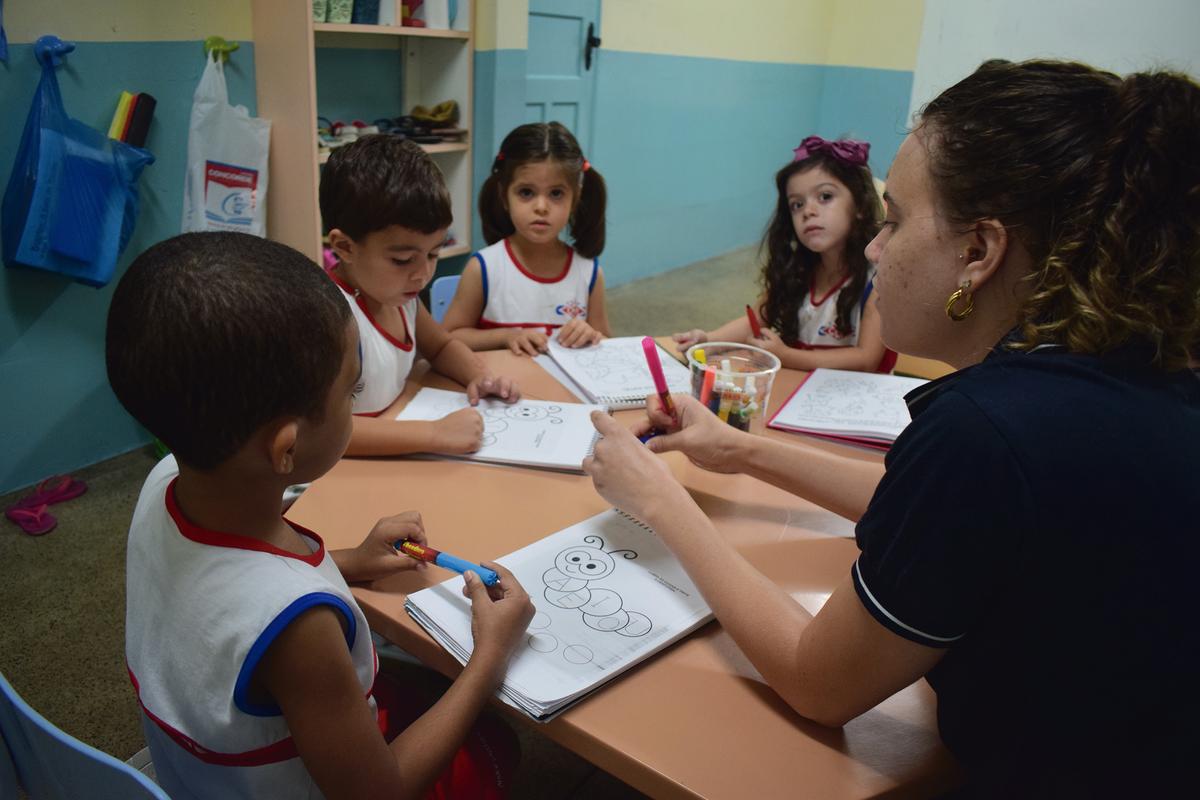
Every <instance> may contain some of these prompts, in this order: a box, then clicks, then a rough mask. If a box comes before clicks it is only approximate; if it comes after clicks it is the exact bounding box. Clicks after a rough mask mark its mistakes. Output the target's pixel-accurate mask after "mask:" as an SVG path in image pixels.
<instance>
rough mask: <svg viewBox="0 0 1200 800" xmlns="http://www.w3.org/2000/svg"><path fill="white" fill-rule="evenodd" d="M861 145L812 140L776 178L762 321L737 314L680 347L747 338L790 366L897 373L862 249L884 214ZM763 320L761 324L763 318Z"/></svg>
mask: <svg viewBox="0 0 1200 800" xmlns="http://www.w3.org/2000/svg"><path fill="white" fill-rule="evenodd" d="M870 149H871V145H870V144H868V143H867V142H860V141H856V140H853V139H839V140H837V141H832V142H831V141H827V140H825V139H822V138H821V137H820V136H809V137H807V138H806V139H804V141H802V142H801V143H800V146H799V147H797V148H795V150H794V151H793V153H794V158H793V159H792V161H791V162H790V163H789V164H787V165H786V166H784V167H783V169H781V170H779V172H777V173H776V174H775V188H776V202H775V212H774V214H773V215H772V217H771V221H770V223H769V224H768V225H767V230H766V233H765V235H764V236H763V241H762V245H761V247H760V250H759V252H760V253H761V255H762V258H763V267H762V275H761V278H760V283H761V285H762V294H761V295H760V296H759V297H758V301H757V303H756V304H755V307H756V311H757V315H758V318H761V319H762V320H763V322H764V325H763V326H762V327H761V329H760V330H755V329H754V328H753V327H752V325H753V323H752V322H751V318H750V315H739V316H737V317H735V318H734V319H733V320H731V321H729V322H727V323H725V324H724V325H722V326H721V327H719V328H717V329H716V330H714V331H705V330H702V329H700V328H695V329H693V330H690V331H686V332H684V333H677V334H675V337H674V338H675V341H676V342H677V343H678V344H679V346H680V348H687V347H690V346H691V345H693V344H696V343H698V342H707V341H726V342H745V343H748V344H753V345H756V346H758V347H762V348H763V349H765V350H770V351H771V352H772V353H774V354H775V355H777V356H778V357H779V360H780V361H781V362H783V366H784V367H787V368H790V369H806V370H811V369H816V368H817V367H830V368H834V369H849V370H860V371H863V372H890V371H891V369H892V366H893V365H894V364H895V363H896V354H895V353H894V352H892V351H891V350H888V349H887V348H886V347H885V346H884V344H883V339H882V338H880V334H879V312H878V310H877V309H876V308H875V299H874V297H873V295H872V291H871V290H872V286H873V279H874V268H873V267H872V265H871V263H870V262H869V261H867V258H866V256H865V255H864V252H863V251H864V249H865V248H866V245H867V242H869V241H871V239H873V238H874V237H875V234H876V233H878V232H879V226H880V224H881V222H882V220H883V209H882V206H881V204H880V201H879V195H878V194H877V193H876V191H875V185H874V179H873V178H872V177H871V169H870V167H868V166H867V155H868V153H869V152H870ZM755 321H757V320H755Z"/></svg>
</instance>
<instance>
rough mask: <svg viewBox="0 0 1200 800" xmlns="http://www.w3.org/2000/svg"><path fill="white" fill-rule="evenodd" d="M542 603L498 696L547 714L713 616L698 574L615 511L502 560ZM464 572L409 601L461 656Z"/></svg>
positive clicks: (466, 617) (466, 640) (465, 630)
mask: <svg viewBox="0 0 1200 800" xmlns="http://www.w3.org/2000/svg"><path fill="white" fill-rule="evenodd" d="M497 560H498V561H499V562H500V563H501V564H503V565H504V566H506V567H508V568H509V569H510V570H512V572H513V574H514V575H516V577H517V580H518V581H520V582H521V585H522V586H524V587H525V590H526V591H527V592H528V593H529V597H530V599H531V600H532V601H533V605H534V607H535V608H536V613H535V614H534V616H533V621H532V622H530V623H529V628H528V629H527V631H526V636H525V638H524V640H523V641H522V642H521V643H520V644H518V645H517V649H516V650H515V651H514V653H513V657H512V659H511V660H510V661H509V663H508V672H507V673H506V675H505V678H504V683H503V684H502V685H501V687H500V691H499V696H500V698H501V699H502V700H503V701H504V702H506V703H508V704H509V705H511V706H513V707H515V708H518V709H520V710H521V711H523V712H525V713H526V714H528V715H529V716H530V717H532V718H533V719H536V720H539V721H543V722H544V721H546V720H549V719H551V718H553V717H554V716H556V715H557V714H559V713H561V712H562V711H563V710H565V709H567V708H569V707H570V706H571V705H573V704H574V703H577V702H579V701H580V700H581V699H583V698H584V697H586V696H588V695H589V694H590V693H592V692H594V691H596V690H597V689H598V688H599V687H601V686H603V685H604V684H605V683H607V682H608V681H610V680H612V679H613V678H615V677H616V676H618V675H620V674H621V673H622V672H624V671H625V670H627V669H629V668H630V667H632V666H634V665H635V664H637V663H639V662H641V661H643V660H645V659H646V658H649V657H650V656H652V655H654V654H655V653H657V652H659V651H660V650H662V649H663V648H665V647H667V646H668V645H670V644H672V643H673V642H675V641H677V640H679V639H681V638H683V637H684V636H686V635H687V634H689V633H691V632H692V631H694V630H695V629H696V628H699V627H700V626H701V625H703V624H704V623H705V622H707V621H708V620H710V619H712V611H711V609H709V607H708V604H707V603H705V602H704V598H702V597H701V596H700V592H699V590H698V589H697V588H696V586H695V584H693V583H692V581H691V578H689V577H688V576H687V573H685V572H684V571H683V567H681V566H680V565H679V562H678V561H677V560H676V559H675V556H673V555H672V554H671V552H670V551H669V550H668V549H667V547H666V545H665V544H663V542H662V540H661V539H659V538H658V536H657V535H656V534H655V533H654V531H653V530H651V529H650V528H649V527H647V526H645V525H643V524H642V523H640V522H638V521H637V520H635V519H634V518H633V517H630V516H628V515H626V514H625V513H623V512H621V511H618V510H616V509H611V508H610V509H609V510H607V511H604V512H601V513H600V514H597V515H596V516H594V517H590V518H588V519H585V520H583V521H582V522H580V523H577V524H575V525H572V526H570V527H569V528H564V529H563V530H561V531H559V532H558V533H554V534H551V535H550V536H547V537H546V538H545V539H542V540H540V541H538V542H534V543H533V544H531V545H529V546H528V547H523V548H521V549H520V550H517V551H516V552H514V553H511V554H509V555H506V556H503V557H501V558H499V559H497ZM462 587H463V581H462V578H461V577H454V578H451V579H450V580H448V581H446V582H444V583H441V584H438V585H437V586H432V587H430V588H428V589H422V590H421V591H419V592H414V593H412V594H410V595H409V596H408V599H407V601H406V602H405V604H404V608H405V610H406V611H408V613H409V614H410V615H411V616H412V618H413V619H414V620H415V621H416V622H417V623H418V624H419V625H421V627H423V628H424V629H425V630H426V631H427V632H428V633H429V635H430V636H432V637H433V638H434V639H435V640H436V641H437V642H438V644H440V645H441V646H442V647H444V648H446V650H447V651H448V652H449V653H450V654H451V655H453V656H454V657H455V658H456V659H457V660H458V661H459V663H462V664H465V663H466V662H467V659H468V658H470V656H471V651H472V649H473V646H474V642H473V640H472V638H471V605H470V601H468V600H467V599H466V598H465V597H463V596H462Z"/></svg>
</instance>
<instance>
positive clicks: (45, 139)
mask: <svg viewBox="0 0 1200 800" xmlns="http://www.w3.org/2000/svg"><path fill="white" fill-rule="evenodd" d="M74 49H75V45H74V44H71V43H69V42H63V41H61V40H59V39H58V37H56V36H43V37H42V38H40V39H38V41H37V44H36V45H35V46H34V52H35V54H36V55H37V59H38V62H39V63H40V64H41V65H42V79H41V81H40V83H39V84H38V88H37V92H36V93H35V94H34V96H33V105H32V106H31V107H30V109H29V117H28V118H27V119H26V120H25V131H24V133H22V134H21V144H20V147H18V148H17V158H16V161H15V163H14V164H13V171H12V177H11V178H9V181H8V188H7V189H5V191H4V204H3V207H2V208H0V225H2V227H3V240H4V262H5V264H7V265H8V266H9V267H32V268H34V269H44V270H48V271H51V272H58V273H61V274H63V275H67V276H69V277H71V278H74V279H75V280H77V281H79V282H80V283H86V284H88V285H89V286H103V285H104V284H106V283H108V282H109V281H110V280H111V279H112V276H113V270H114V269H115V268H116V265H117V257H118V256H119V255H120V254H121V251H122V250H124V249H125V245H126V243H128V241H129V236H130V234H132V233H133V226H134V223H135V222H136V220H137V211H138V193H137V180H138V176H139V175H141V172H142V169H143V168H144V167H145V166H146V165H147V164H150V163H153V161H154V155H153V154H152V153H150V151H148V150H143V149H142V148H140V147H133V146H132V145H128V144H125V143H123V142H118V141H116V140H115V139H109V138H108V137H107V136H105V135H104V134H103V133H100V132H99V131H97V130H95V129H93V128H91V127H89V126H87V125H84V124H83V123H82V122H79V121H78V120H74V119H71V118H70V117H69V116H67V112H66V109H65V108H63V102H62V95H61V94H60V93H59V89H58V79H57V78H56V77H55V75H54V68H55V67H56V66H58V65H59V64H60V63H62V56H63V54H65V53H69V52H71V51H72V50H74Z"/></svg>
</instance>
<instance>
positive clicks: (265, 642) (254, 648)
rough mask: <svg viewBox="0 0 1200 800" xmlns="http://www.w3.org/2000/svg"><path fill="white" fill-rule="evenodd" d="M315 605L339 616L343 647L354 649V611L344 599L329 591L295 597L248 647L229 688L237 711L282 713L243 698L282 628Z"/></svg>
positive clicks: (255, 714) (268, 715)
mask: <svg viewBox="0 0 1200 800" xmlns="http://www.w3.org/2000/svg"><path fill="white" fill-rule="evenodd" d="M317 606H332V607H333V608H334V609H335V610H337V611H340V612H341V613H342V616H343V617H345V618H346V647H347V648H348V649H351V650H353V649H354V637H355V635H356V634H357V630H356V628H357V627H358V625H357V623H356V622H355V619H354V612H353V611H351V610H350V606H348V605H347V604H346V601H345V600H343V599H342V598H340V597H338V596H337V595H336V594H332V593H330V592H313V593H311V594H306V595H303V596H301V597H298V598H296V599H295V600H293V601H292V603H291V605H289V606H288V607H287V608H285V609H284V610H283V611H280V612H279V614H278V616H276V617H275V619H273V620H271V623H270V624H269V625H267V627H266V629H265V630H264V631H263V632H262V633H260V634H259V635H258V638H257V639H256V640H255V641H254V644H253V645H251V646H250V652H249V653H247V654H246V660H245V661H243V662H242V668H241V669H240V670H238V676H237V682H236V683H234V685H233V704H234V705H235V706H237V707H238V709H239V710H241V711H244V712H245V713H247V714H250V715H251V716H254V717H278V716H279V715H281V714H282V713H283V711H282V710H281V709H280V708H279V706H277V705H275V704H273V703H262V704H260V703H253V702H251V701H250V698H249V697H247V692H248V691H249V690H250V679H251V678H253V677H254V671H255V670H256V669H258V664H259V662H260V661H262V657H263V656H264V655H266V652H267V648H268V647H270V646H271V643H272V642H274V641H275V639H276V637H278V636H279V634H280V633H282V632H283V629H284V628H286V627H287V626H288V625H290V624H291V623H292V622H293V621H295V619H296V618H297V617H299V616H300V615H301V614H303V613H304V612H305V611H308V610H309V609H311V608H316V607H317Z"/></svg>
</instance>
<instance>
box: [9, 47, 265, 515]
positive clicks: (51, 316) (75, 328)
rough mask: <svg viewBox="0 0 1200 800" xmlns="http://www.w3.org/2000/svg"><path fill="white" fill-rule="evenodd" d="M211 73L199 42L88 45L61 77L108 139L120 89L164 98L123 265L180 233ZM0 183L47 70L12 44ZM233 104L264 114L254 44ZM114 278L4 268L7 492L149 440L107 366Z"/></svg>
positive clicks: (242, 63) (81, 114)
mask: <svg viewBox="0 0 1200 800" xmlns="http://www.w3.org/2000/svg"><path fill="white" fill-rule="evenodd" d="M203 69H204V56H203V51H202V49H201V46H200V43H199V42H120V43H107V42H80V43H79V45H78V47H77V49H76V50H75V52H74V53H71V54H70V55H69V56H67V61H66V64H65V66H64V67H60V68H59V71H58V79H59V84H60V86H61V87H62V94H63V100H64V102H65V104H66V107H67V110H68V112H69V113H71V114H72V116H74V117H76V118H77V119H79V120H82V121H83V122H85V123H87V124H89V125H91V126H93V127H95V128H98V129H101V130H105V131H106V130H107V129H108V125H109V122H110V121H111V119H112V114H113V111H114V109H115V107H116V102H117V97H118V95H119V93H120V92H121V90H122V89H125V90H129V91H144V92H149V93H150V94H152V95H154V97H155V98H156V99H157V100H158V107H157V110H156V113H155V117H154V122H153V124H152V125H151V128H150V135H149V138H148V140H147V145H146V146H147V147H148V148H149V149H150V150H151V151H152V152H153V153H154V155H155V156H156V157H157V161H156V162H155V163H154V164H152V165H150V166H149V167H147V168H146V170H145V172H143V173H142V178H141V184H140V187H141V201H142V202H141V215H140V217H139V219H138V222H137V227H136V229H135V231H134V234H133V237H132V239H131V240H130V242H129V246H128V247H127V248H126V250H125V254H124V255H123V256H122V258H121V261H120V263H119V264H118V268H117V278H119V277H120V275H121V274H123V272H124V270H125V268H126V267H127V266H128V265H129V262H130V261H132V259H133V257H134V256H135V255H136V254H138V253H140V252H141V251H142V250H144V249H146V248H147V247H149V246H150V245H151V244H154V243H155V242H158V241H160V240H162V239H165V238H167V237H169V236H173V235H174V234H176V233H178V232H179V219H180V214H181V212H182V202H183V201H182V193H183V174H184V166H185V162H186V157H187V130H188V116H189V114H190V112H191V105H192V92H193V91H194V90H195V87H196V83H197V82H198V81H199V80H200V74H201V72H202V71H203ZM0 74H3V80H0V107H3V108H5V109H7V111H8V123H7V124H5V125H4V126H2V127H0V180H3V183H4V185H7V184H8V177H9V173H10V172H11V171H12V162H13V159H14V157H15V156H16V150H17V146H18V144H19V142H20V138H21V130H22V128H23V126H24V120H25V116H26V114H27V113H28V110H29V104H30V102H31V100H32V98H33V92H34V89H35V88H36V86H37V82H38V77H39V75H40V67H39V66H38V64H37V61H36V59H35V58H34V56H33V46H32V45H29V44H15V45H11V46H10V47H9V60H8V64H7V65H4V66H0ZM225 74H226V78H227V81H228V83H229V94H230V100H231V101H232V102H234V103H240V104H243V105H246V106H248V107H249V108H250V109H251V110H252V111H253V110H254V108H255V100H254V51H253V45H252V44H250V43H247V42H243V43H242V48H241V50H239V51H238V52H237V53H235V54H234V55H233V59H232V61H231V62H230V64H229V66H228V68H227V69H226V73H225ZM117 278H114V279H113V282H112V283H110V284H109V285H108V286H107V287H105V288H103V289H92V288H89V287H87V286H82V285H79V284H76V283H73V282H71V281H69V280H67V279H65V278H61V277H58V276H55V275H51V274H49V273H40V272H34V271H29V270H10V269H0V413H2V414H3V422H0V492H5V491H8V490H11V489H15V488H18V487H21V486H25V485H27V484H30V483H33V482H35V481H37V480H40V479H41V478H43V477H45V476H46V475H50V474H53V473H56V472H61V471H66V470H71V469H76V468H78V467H79V466H81V465H86V464H91V463H94V462H96V461H100V460H102V459H105V458H108V457H110V456H113V455H117V454H119V453H123V452H127V451H129V450H131V449H133V448H134V447H136V446H138V445H139V444H143V443H145V442H147V441H149V439H150V437H149V435H148V434H146V432H145V431H144V430H142V429H141V428H140V427H139V426H138V425H137V423H135V422H134V421H133V420H132V419H131V418H130V417H129V415H128V414H126V413H125V411H124V409H122V408H121V406H120V404H118V403H117V400H116V398H115V397H114V396H113V394H112V391H111V390H110V389H109V387H108V381H107V378H106V376H105V369H104V325H105V318H106V315H107V313H108V304H109V300H110V298H111V297H112V290H113V288H114V286H115V285H116V281H117Z"/></svg>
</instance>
